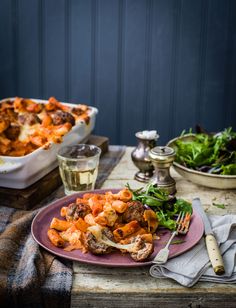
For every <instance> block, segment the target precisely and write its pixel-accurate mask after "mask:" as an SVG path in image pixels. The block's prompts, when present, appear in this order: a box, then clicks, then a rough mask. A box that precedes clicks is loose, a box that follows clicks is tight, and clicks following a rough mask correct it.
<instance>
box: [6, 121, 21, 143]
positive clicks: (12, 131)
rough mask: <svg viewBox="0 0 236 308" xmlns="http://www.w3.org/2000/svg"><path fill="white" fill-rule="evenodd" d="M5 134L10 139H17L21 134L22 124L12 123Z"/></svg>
mask: <svg viewBox="0 0 236 308" xmlns="http://www.w3.org/2000/svg"><path fill="white" fill-rule="evenodd" d="M5 135H6V137H7V138H8V139H10V140H17V138H18V137H19V135H20V125H18V124H14V123H11V124H10V126H9V127H8V128H7V129H6V130H5Z"/></svg>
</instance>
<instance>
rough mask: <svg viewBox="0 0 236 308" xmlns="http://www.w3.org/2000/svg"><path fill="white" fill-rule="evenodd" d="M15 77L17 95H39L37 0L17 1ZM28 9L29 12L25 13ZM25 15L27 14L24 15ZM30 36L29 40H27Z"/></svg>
mask: <svg viewBox="0 0 236 308" xmlns="http://www.w3.org/2000/svg"><path fill="white" fill-rule="evenodd" d="M17 9H18V26H17V32H18V35H17V36H18V42H17V50H16V53H17V79H18V91H17V93H18V95H19V96H22V97H38V98H39V97H40V89H39V79H40V73H39V37H38V34H39V31H38V26H39V20H38V18H39V14H38V0H32V1H28V0H20V1H18V7H17ZM27 11H30V14H26V12H27ZM26 15H27V16H26ZM29 37H30V40H29Z"/></svg>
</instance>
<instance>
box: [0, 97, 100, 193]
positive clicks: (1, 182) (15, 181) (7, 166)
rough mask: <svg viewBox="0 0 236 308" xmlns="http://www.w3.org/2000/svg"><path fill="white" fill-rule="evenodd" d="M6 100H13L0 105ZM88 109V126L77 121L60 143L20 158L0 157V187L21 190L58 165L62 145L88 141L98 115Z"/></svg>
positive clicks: (40, 101)
mask: <svg viewBox="0 0 236 308" xmlns="http://www.w3.org/2000/svg"><path fill="white" fill-rule="evenodd" d="M6 100H14V98H7V99H3V100H1V101H0V104H1V103H3V102H4V101H6ZM32 100H34V101H35V102H38V103H43V104H45V103H47V102H48V101H45V100H40V99H34V98H33V99H32ZM62 103H63V102H62ZM63 104H64V105H67V106H70V107H76V106H77V105H76V104H68V103H63ZM90 109H91V110H90V111H89V116H90V121H89V124H86V123H85V122H84V121H81V120H79V121H78V122H77V123H76V124H75V125H74V126H73V127H72V129H71V130H70V131H69V132H68V133H67V134H66V135H65V136H64V137H63V142H62V143H60V144H55V143H51V144H50V147H49V148H48V149H47V150H45V149H43V148H42V147H41V148H38V149H36V150H35V151H33V152H32V153H30V154H28V155H25V156H20V157H11V156H1V155H0V187H8V188H18V189H23V188H26V187H28V186H30V185H32V184H33V183H35V182H36V181H38V180H39V179H41V178H42V177H43V176H45V175H46V174H48V173H49V172H50V171H52V170H53V169H54V168H55V167H56V166H57V165H58V163H57V157H56V154H57V152H58V150H59V148H61V147H62V146H64V145H71V144H76V143H79V142H85V141H86V139H88V137H89V135H90V133H91V132H92V130H93V129H94V126H95V119H96V114H97V113H98V110H97V108H94V107H91V106H90Z"/></svg>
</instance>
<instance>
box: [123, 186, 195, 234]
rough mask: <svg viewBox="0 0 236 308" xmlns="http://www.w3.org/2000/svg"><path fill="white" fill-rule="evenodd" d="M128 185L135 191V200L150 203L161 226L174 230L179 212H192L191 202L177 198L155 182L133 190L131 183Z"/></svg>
mask: <svg viewBox="0 0 236 308" xmlns="http://www.w3.org/2000/svg"><path fill="white" fill-rule="evenodd" d="M126 187H127V188H128V189H129V190H130V191H131V192H132V193H133V200H137V201H140V202H142V203H143V204H145V205H148V206H149V207H150V208H151V209H152V210H153V211H154V212H155V213H156V216H157V219H158V223H159V226H162V227H165V228H167V229H170V230H174V229H175V228H176V216H177V215H178V214H179V212H181V211H184V212H186V213H190V214H192V206H191V203H189V202H187V201H186V200H183V199H177V198H176V197H174V196H172V195H169V194H168V193H167V192H166V191H165V190H163V189H160V188H158V187H157V186H155V185H153V184H148V185H147V186H146V187H143V188H140V189H138V190H132V189H131V188H130V186H129V184H127V185H126Z"/></svg>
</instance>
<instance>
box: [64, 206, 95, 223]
mask: <svg viewBox="0 0 236 308" xmlns="http://www.w3.org/2000/svg"><path fill="white" fill-rule="evenodd" d="M91 212H92V211H91V209H90V207H89V206H88V205H87V204H83V203H79V204H77V203H71V204H70V205H69V206H68V208H67V212H66V219H67V220H68V221H71V220H77V219H78V218H79V217H81V218H84V217H85V216H86V215H87V214H89V213H91Z"/></svg>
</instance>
